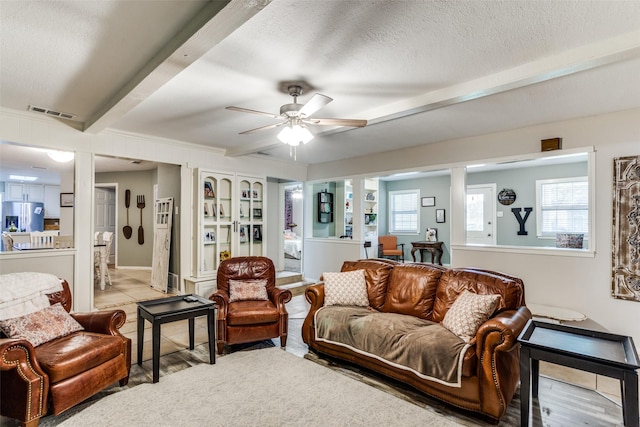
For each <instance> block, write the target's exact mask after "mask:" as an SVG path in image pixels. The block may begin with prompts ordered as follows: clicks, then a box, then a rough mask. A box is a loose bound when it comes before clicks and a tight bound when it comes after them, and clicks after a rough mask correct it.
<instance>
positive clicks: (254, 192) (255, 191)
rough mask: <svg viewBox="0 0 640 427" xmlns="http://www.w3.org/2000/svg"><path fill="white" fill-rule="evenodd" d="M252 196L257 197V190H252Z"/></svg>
mask: <svg viewBox="0 0 640 427" xmlns="http://www.w3.org/2000/svg"><path fill="white" fill-rule="evenodd" d="M253 198H254V199H257V198H258V190H253Z"/></svg>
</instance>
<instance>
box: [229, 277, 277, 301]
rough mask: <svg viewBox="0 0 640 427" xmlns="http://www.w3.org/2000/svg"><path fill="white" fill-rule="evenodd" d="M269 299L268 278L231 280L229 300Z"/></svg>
mask: <svg viewBox="0 0 640 427" xmlns="http://www.w3.org/2000/svg"><path fill="white" fill-rule="evenodd" d="M268 299H269V294H267V279H259V280H229V302H235V301H248V300H254V301H267V300H268Z"/></svg>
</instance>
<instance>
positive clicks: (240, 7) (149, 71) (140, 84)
mask: <svg viewBox="0 0 640 427" xmlns="http://www.w3.org/2000/svg"><path fill="white" fill-rule="evenodd" d="M271 1H272V0H257V1H251V2H248V1H245V0H231V1H211V2H209V3H208V4H207V5H206V6H205V7H204V8H203V9H202V10H201V11H200V12H198V14H197V15H196V16H195V17H194V19H193V20H191V21H190V22H189V24H188V25H187V26H186V27H184V28H183V29H182V30H181V31H180V32H179V33H178V34H177V35H176V37H174V38H173V39H172V40H171V42H170V43H168V44H167V45H166V46H164V47H163V48H162V49H160V50H159V51H158V52H157V53H156V54H155V55H154V57H153V58H152V59H151V60H150V61H149V62H148V63H147V64H146V65H145V66H144V67H143V68H142V69H141V70H140V71H138V73H137V74H136V75H135V76H134V78H133V79H131V81H129V82H128V83H127V84H126V85H125V86H123V87H122V88H121V89H120V90H118V92H116V93H115V94H114V96H113V97H111V99H110V100H109V101H107V102H106V103H105V104H104V105H103V106H102V107H101V108H100V109H99V110H98V111H97V112H96V113H95V114H94V115H93V116H92V117H90V118H89V120H87V122H86V123H85V126H84V131H85V132H88V133H99V132H101V131H103V130H104V129H106V128H108V127H109V126H110V125H111V124H112V123H114V122H115V121H117V120H118V119H120V118H121V117H122V116H123V115H124V114H126V113H127V112H129V111H130V110H132V109H133V108H134V107H135V106H136V105H138V104H139V103H140V102H142V101H144V100H145V99H146V98H147V97H149V96H150V95H151V94H153V93H154V92H155V91H156V90H158V89H159V88H160V87H161V86H162V85H164V84H165V83H166V82H168V81H169V80H171V79H172V78H173V77H175V76H176V75H177V74H178V73H179V72H181V71H182V70H184V69H185V68H187V67H188V66H189V65H191V64H192V63H193V62H195V61H197V60H198V59H200V58H201V57H202V56H203V55H204V54H206V53H207V52H208V51H209V50H211V48H213V47H214V46H215V45H217V44H218V43H220V42H221V41H222V40H224V39H225V38H226V37H227V36H228V35H229V34H231V33H233V32H234V31H235V30H236V29H237V28H239V27H240V26H241V25H243V24H244V23H245V22H247V21H248V20H249V19H250V18H251V17H253V16H254V15H255V14H257V13H258V12H260V11H261V10H262V9H264V7H265V6H266V5H268V4H269V3H270V2H271Z"/></svg>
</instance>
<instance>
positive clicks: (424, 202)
mask: <svg viewBox="0 0 640 427" xmlns="http://www.w3.org/2000/svg"><path fill="white" fill-rule="evenodd" d="M420 201H421V206H422V207H423V208H427V207H431V206H435V205H436V198H435V197H434V196H430V197H422V198H421V199H420Z"/></svg>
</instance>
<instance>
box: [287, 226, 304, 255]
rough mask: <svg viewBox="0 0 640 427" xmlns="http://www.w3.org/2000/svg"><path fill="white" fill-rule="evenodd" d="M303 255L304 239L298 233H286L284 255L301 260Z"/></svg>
mask: <svg viewBox="0 0 640 427" xmlns="http://www.w3.org/2000/svg"><path fill="white" fill-rule="evenodd" d="M301 254H302V239H300V238H299V237H298V236H296V233H294V232H291V231H285V233H284V255H285V256H286V257H289V258H294V259H300V256H301Z"/></svg>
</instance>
